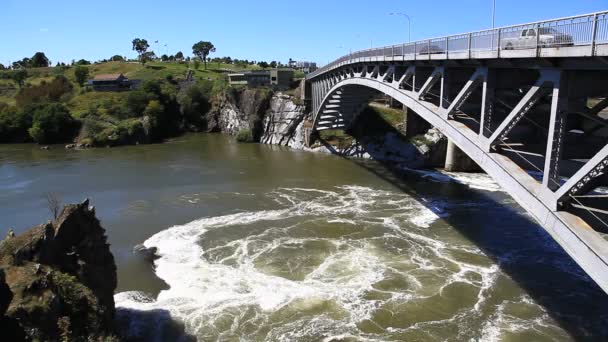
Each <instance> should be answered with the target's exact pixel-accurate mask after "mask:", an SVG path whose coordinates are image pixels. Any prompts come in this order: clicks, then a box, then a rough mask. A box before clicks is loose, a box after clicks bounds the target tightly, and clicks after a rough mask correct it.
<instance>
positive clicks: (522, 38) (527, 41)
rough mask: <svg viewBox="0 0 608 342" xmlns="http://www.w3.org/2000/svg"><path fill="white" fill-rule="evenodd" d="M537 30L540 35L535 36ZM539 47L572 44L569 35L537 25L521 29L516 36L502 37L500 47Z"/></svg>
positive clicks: (511, 48) (572, 41)
mask: <svg viewBox="0 0 608 342" xmlns="http://www.w3.org/2000/svg"><path fill="white" fill-rule="evenodd" d="M537 32H538V33H540V36H538V37H537ZM537 42H538V46H539V47H561V46H572V45H574V39H573V38H572V36H571V35H569V34H565V33H561V32H559V31H557V30H555V29H553V28H550V27H538V28H531V29H525V30H522V31H521V32H520V34H519V36H518V37H513V38H503V39H501V41H500V48H501V49H503V50H515V49H533V48H536V44H537Z"/></svg>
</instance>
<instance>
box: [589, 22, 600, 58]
mask: <svg viewBox="0 0 608 342" xmlns="http://www.w3.org/2000/svg"><path fill="white" fill-rule="evenodd" d="M597 26H598V20H597V13H596V14H594V15H593V31H592V32H591V56H595V40H596V39H597Z"/></svg>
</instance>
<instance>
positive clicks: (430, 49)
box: [418, 44, 445, 55]
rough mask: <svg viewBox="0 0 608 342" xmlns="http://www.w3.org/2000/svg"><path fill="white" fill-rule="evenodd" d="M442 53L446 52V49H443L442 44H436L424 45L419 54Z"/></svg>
mask: <svg viewBox="0 0 608 342" xmlns="http://www.w3.org/2000/svg"><path fill="white" fill-rule="evenodd" d="M441 53H445V49H443V48H442V47H441V46H438V45H435V44H431V45H424V46H423V47H422V48H420V50H419V51H418V54H420V55H434V54H441Z"/></svg>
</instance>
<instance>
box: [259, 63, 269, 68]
mask: <svg viewBox="0 0 608 342" xmlns="http://www.w3.org/2000/svg"><path fill="white" fill-rule="evenodd" d="M258 65H259V66H260V68H262V69H266V68H268V66H269V64H268V63H267V62H258Z"/></svg>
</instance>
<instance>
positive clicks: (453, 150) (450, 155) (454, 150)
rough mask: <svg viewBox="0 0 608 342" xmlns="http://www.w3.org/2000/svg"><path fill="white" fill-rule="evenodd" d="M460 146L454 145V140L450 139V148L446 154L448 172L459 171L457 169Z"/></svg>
mask: <svg viewBox="0 0 608 342" xmlns="http://www.w3.org/2000/svg"><path fill="white" fill-rule="evenodd" d="M457 154H458V147H456V145H454V143H453V142H452V140H448V149H447V151H446V155H445V170H446V171H448V172H455V171H458V170H457V169H456V159H457V158H458V156H457Z"/></svg>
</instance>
